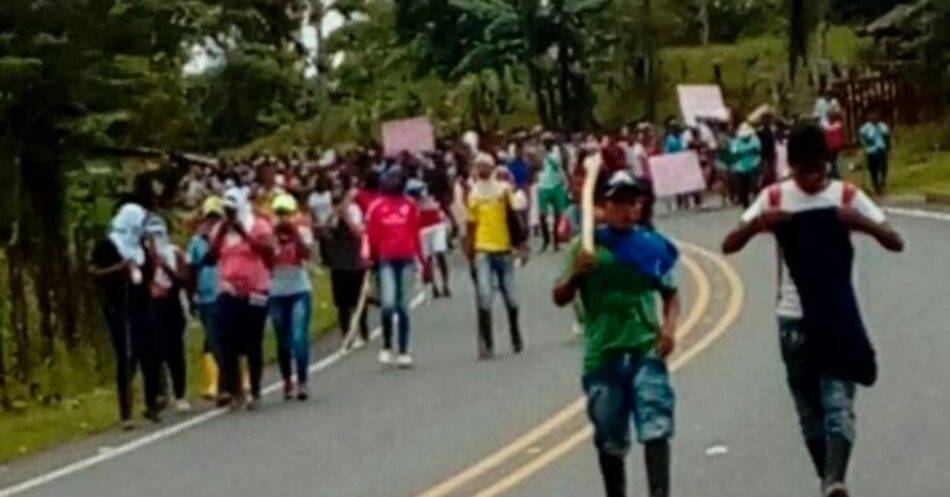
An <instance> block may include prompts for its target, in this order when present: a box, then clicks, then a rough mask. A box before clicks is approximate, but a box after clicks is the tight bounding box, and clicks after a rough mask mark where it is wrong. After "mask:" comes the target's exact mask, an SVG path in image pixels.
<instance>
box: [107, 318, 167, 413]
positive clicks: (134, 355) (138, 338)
mask: <svg viewBox="0 0 950 497" xmlns="http://www.w3.org/2000/svg"><path fill="white" fill-rule="evenodd" d="M103 310H104V312H105V318H106V323H107V324H108V326H109V335H110V338H111V341H112V348H113V350H114V352H115V383H116V396H117V397H118V401H119V417H120V419H122V421H128V420H130V419H132V380H133V378H134V377H135V370H136V369H138V368H141V370H142V381H143V383H144V391H145V399H144V401H145V409H146V411H150V412H154V411H155V410H156V409H157V405H158V394H159V381H158V363H157V346H156V341H155V334H154V328H153V326H152V323H151V319H150V313H149V312H148V307H147V305H146V304H145V303H144V302H143V303H142V304H140V305H134V304H133V305H130V304H128V303H126V302H122V303H118V302H116V303H110V304H106V305H105V306H104V309H103Z"/></svg>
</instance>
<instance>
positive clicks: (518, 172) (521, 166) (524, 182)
mask: <svg viewBox="0 0 950 497" xmlns="http://www.w3.org/2000/svg"><path fill="white" fill-rule="evenodd" d="M507 167H508V172H509V173H511V179H512V180H513V181H514V183H515V186H516V187H518V188H519V189H521V190H526V189H527V188H528V187H529V186H531V168H530V167H529V166H528V163H527V162H525V161H524V160H523V159H522V158H520V157H517V158H514V159H512V160H510V161H508V165H507Z"/></svg>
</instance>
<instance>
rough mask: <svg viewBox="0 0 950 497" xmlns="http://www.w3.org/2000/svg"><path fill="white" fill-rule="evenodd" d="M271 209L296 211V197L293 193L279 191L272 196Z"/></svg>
mask: <svg viewBox="0 0 950 497" xmlns="http://www.w3.org/2000/svg"><path fill="white" fill-rule="evenodd" d="M271 209H273V210H274V212H297V199H295V198H294V197H293V195H290V194H287V193H281V194H280V195H277V196H276V197H274V202H273V204H272V205H271Z"/></svg>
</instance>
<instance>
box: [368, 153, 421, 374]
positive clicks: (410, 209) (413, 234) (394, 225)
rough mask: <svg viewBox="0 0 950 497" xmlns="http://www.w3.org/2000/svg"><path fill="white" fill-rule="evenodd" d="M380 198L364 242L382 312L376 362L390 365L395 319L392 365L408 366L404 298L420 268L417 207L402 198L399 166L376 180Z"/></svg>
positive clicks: (372, 208) (371, 211)
mask: <svg viewBox="0 0 950 497" xmlns="http://www.w3.org/2000/svg"><path fill="white" fill-rule="evenodd" d="M380 183H381V187H382V195H381V196H380V197H379V198H377V199H376V200H375V201H374V203H373V204H372V205H371V206H370V207H369V212H368V213H367V215H366V238H367V244H368V248H369V255H370V258H371V260H373V261H374V262H375V265H376V271H377V275H378V279H379V293H380V301H381V302H380V304H381V306H382V311H383V317H382V319H383V350H381V351H380V353H379V362H380V363H382V364H392V363H393V328H394V323H395V321H396V320H397V319H398V325H399V327H398V336H397V339H398V343H397V346H398V356H397V357H396V358H395V362H396V365H397V366H399V367H400V368H409V367H412V365H413V359H412V355H411V353H410V325H409V300H410V296H409V293H410V292H411V291H412V286H413V280H414V276H415V272H416V267H415V266H416V264H417V263H418V264H419V265H420V266H421V265H422V247H421V241H420V236H421V231H420V221H419V207H418V206H417V205H416V203H415V201H413V200H412V199H411V198H409V197H408V196H407V195H405V193H404V191H405V183H406V181H405V176H404V175H403V172H402V169H401V168H400V167H399V166H391V167H390V168H389V169H388V170H386V171H385V172H384V173H383V176H382V178H381V181H380Z"/></svg>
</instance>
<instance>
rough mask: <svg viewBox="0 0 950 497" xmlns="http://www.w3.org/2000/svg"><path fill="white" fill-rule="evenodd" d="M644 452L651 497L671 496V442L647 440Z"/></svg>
mask: <svg viewBox="0 0 950 497" xmlns="http://www.w3.org/2000/svg"><path fill="white" fill-rule="evenodd" d="M643 454H644V458H645V459H646V467H647V485H648V486H649V488H650V497H669V495H670V442H669V441H668V440H655V441H652V442H647V443H646V446H645V447H644V449H643Z"/></svg>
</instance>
